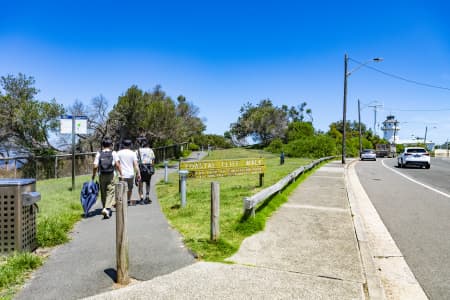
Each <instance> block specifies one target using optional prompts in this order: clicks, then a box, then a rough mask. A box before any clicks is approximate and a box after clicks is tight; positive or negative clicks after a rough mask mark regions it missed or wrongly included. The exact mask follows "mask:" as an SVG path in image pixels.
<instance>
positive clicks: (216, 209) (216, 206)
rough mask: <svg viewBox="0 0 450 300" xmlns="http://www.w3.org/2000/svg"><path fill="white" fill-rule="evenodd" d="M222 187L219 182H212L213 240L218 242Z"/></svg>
mask: <svg viewBox="0 0 450 300" xmlns="http://www.w3.org/2000/svg"><path fill="white" fill-rule="evenodd" d="M219 217H220V186H219V183H218V182H214V181H213V182H211V240H212V241H217V240H218V239H219V235H220V229H219V219H220V218H219Z"/></svg>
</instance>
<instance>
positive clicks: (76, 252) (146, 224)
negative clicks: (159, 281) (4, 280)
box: [16, 154, 200, 300]
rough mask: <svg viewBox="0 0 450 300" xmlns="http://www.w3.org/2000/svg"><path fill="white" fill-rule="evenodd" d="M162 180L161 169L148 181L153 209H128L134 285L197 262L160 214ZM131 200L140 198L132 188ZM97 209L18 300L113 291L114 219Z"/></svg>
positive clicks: (53, 256)
mask: <svg viewBox="0 0 450 300" xmlns="http://www.w3.org/2000/svg"><path fill="white" fill-rule="evenodd" d="M192 157H195V158H199V157H200V156H198V155H197V154H195V155H193V156H192ZM169 170H170V171H171V172H174V171H176V168H169ZM163 178H164V170H158V171H157V172H156V174H155V175H154V178H152V187H151V199H153V203H152V204H150V205H136V206H130V207H128V239H129V251H130V255H129V257H130V276H131V277H132V278H135V279H137V280H149V279H152V278H154V277H156V276H161V275H164V274H168V273H170V272H173V271H175V270H178V269H180V268H182V267H185V266H187V265H190V264H192V263H194V262H195V259H194V257H193V255H192V254H191V253H190V252H189V251H188V250H187V249H186V248H185V247H184V246H183V244H182V242H181V237H180V236H179V234H178V233H177V232H176V231H175V230H173V229H171V228H170V226H169V224H168V223H167V220H166V218H165V216H164V215H163V213H162V212H161V207H160V206H159V202H158V201H157V197H156V194H155V187H154V184H155V183H156V182H157V181H159V180H161V179H162V180H164V179H163ZM132 199H138V195H137V189H136V187H135V189H134V190H133V197H132ZM43 201H45V199H43ZM100 207H101V206H100V205H99V203H97V204H96V206H95V207H94V209H95V214H94V215H93V216H91V217H89V218H85V219H83V220H82V221H81V222H79V223H78V224H77V225H76V226H75V228H74V230H73V234H72V240H71V241H70V242H69V243H67V244H65V245H62V246H60V247H57V248H55V249H53V250H52V251H51V253H50V256H49V258H48V260H47V261H46V262H45V264H44V265H43V267H41V268H40V269H39V270H38V271H36V272H35V273H34V275H33V278H32V280H29V281H28V282H27V284H26V285H25V287H24V288H23V289H22V291H21V292H20V293H19V294H18V295H17V297H16V299H24V300H25V299H26V300H29V299H39V300H45V299H66V300H67V299H79V298H82V297H87V296H92V295H95V294H98V293H101V292H105V291H109V290H112V289H113V286H114V282H115V278H116V271H115V270H116V250H115V239H116V236H115V235H116V233H115V232H116V231H115V229H116V226H115V225H116V224H115V223H116V222H115V219H116V218H115V214H113V216H112V218H110V219H108V220H104V219H103V218H102V215H101V214H100V211H101V210H100Z"/></svg>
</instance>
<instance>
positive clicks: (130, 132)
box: [108, 85, 205, 147]
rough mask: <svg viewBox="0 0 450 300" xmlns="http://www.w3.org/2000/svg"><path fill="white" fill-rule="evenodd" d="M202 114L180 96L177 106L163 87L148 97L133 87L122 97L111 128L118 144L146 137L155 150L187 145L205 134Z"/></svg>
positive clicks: (111, 121)
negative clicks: (194, 137)
mask: <svg viewBox="0 0 450 300" xmlns="http://www.w3.org/2000/svg"><path fill="white" fill-rule="evenodd" d="M198 113H199V109H198V108H197V107H196V106H195V105H194V104H192V103H190V102H188V101H187V100H186V98H185V97H184V96H182V95H180V96H179V97H178V98H177V103H175V102H174V101H173V100H172V99H171V98H170V97H168V96H166V94H165V93H164V91H163V90H162V89H161V86H159V85H157V86H156V87H155V88H154V90H153V92H145V93H144V92H143V91H142V90H140V89H139V88H138V87H137V86H135V85H133V86H132V87H130V88H129V89H128V90H127V91H126V93H125V94H124V95H122V96H120V97H119V100H118V102H117V104H116V105H115V106H114V108H113V110H112V111H111V112H110V114H109V120H108V124H110V126H111V128H112V129H113V132H114V136H116V140H121V139H123V138H125V137H128V138H131V139H135V138H136V137H137V136H139V135H145V136H146V137H147V139H148V140H149V141H150V144H151V145H152V146H153V147H155V146H162V145H168V144H171V143H181V142H186V141H188V140H189V139H190V138H191V137H192V136H194V135H197V134H201V133H202V132H203V131H204V130H205V125H204V124H203V122H202V120H201V119H200V118H199V117H198V116H197V115H198ZM108 126H109V125H108ZM140 128H141V129H142V130H141V132H140V131H139V129H140Z"/></svg>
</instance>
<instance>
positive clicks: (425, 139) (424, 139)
mask: <svg viewBox="0 0 450 300" xmlns="http://www.w3.org/2000/svg"><path fill="white" fill-rule="evenodd" d="M432 128H437V127H436V126H433V127H432ZM427 132H428V126H425V136H424V138H423V144H424V145H425V149H427V150H428V147H427Z"/></svg>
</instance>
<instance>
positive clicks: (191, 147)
mask: <svg viewBox="0 0 450 300" xmlns="http://www.w3.org/2000/svg"><path fill="white" fill-rule="evenodd" d="M189 150H192V151H199V150H200V146H199V145H197V144H194V143H189Z"/></svg>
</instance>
